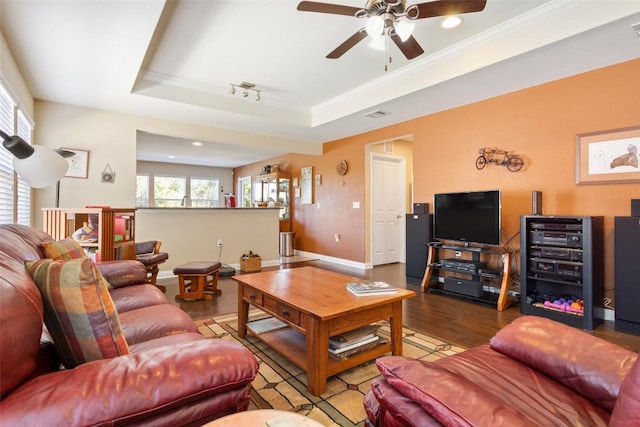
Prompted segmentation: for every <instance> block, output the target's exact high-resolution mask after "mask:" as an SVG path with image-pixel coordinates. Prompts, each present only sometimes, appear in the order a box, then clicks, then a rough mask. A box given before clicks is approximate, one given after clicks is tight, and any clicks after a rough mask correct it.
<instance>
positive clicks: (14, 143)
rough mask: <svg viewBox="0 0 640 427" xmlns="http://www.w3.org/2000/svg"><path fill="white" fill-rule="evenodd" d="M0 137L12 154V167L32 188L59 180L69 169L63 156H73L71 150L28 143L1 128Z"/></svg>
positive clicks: (48, 184) (42, 186)
mask: <svg viewBox="0 0 640 427" xmlns="http://www.w3.org/2000/svg"><path fill="white" fill-rule="evenodd" d="M0 138H2V140H3V142H2V146H3V147H4V148H6V149H7V151H9V152H10V153H11V154H13V169H14V170H15V171H16V173H17V174H18V175H20V177H21V178H22V179H24V180H25V181H26V182H27V184H29V185H30V186H31V187H33V188H44V187H49V186H50V185H53V184H55V183H56V182H59V181H60V179H61V178H62V177H63V176H64V175H65V174H66V173H67V169H69V163H68V162H67V161H66V160H65V157H70V156H73V152H71V151H67V150H53V149H51V148H48V147H43V146H41V145H30V144H29V143H27V142H26V141H25V140H24V139H22V138H20V137H19V136H17V135H14V136H9V135H7V134H6V133H4V132H3V131H1V130H0Z"/></svg>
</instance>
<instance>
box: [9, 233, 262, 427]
mask: <svg viewBox="0 0 640 427" xmlns="http://www.w3.org/2000/svg"><path fill="white" fill-rule="evenodd" d="M51 240H52V239H51V237H50V236H49V235H47V234H46V233H44V232H41V231H38V230H36V229H34V228H30V227H25V226H20V225H15V224H11V225H1V226H0V398H1V400H0V424H1V425H6V426H20V425H24V426H38V425H42V426H44V425H47V426H63V425H64V426H107V425H108V426H113V425H136V426H141V425H154V426H178V425H180V426H186V425H202V424H204V423H206V422H208V421H210V420H212V419H215V418H218V417H221V416H224V415H227V414H230V413H234V412H238V411H243V410H246V409H247V407H248V405H249V401H250V391H251V382H252V380H253V379H254V378H255V376H256V374H257V372H258V363H257V361H256V359H255V357H254V356H253V355H252V354H251V352H249V351H248V350H247V349H245V348H244V347H242V346H241V345H239V344H236V343H232V342H229V341H225V340H218V339H206V338H204V337H203V336H202V335H201V334H199V333H198V331H197V328H196V327H195V325H194V323H193V321H191V319H190V318H189V316H187V315H186V314H185V313H184V312H182V311H181V310H180V309H179V308H177V307H175V306H173V305H171V304H169V302H168V301H167V299H166V297H165V296H164V295H163V294H162V292H161V291H160V290H158V289H157V288H156V287H155V286H153V285H150V284H147V283H145V282H146V276H147V275H146V271H145V268H144V266H143V265H142V264H141V263H140V262H138V261H133V260H132V261H113V262H106V263H98V268H99V269H100V271H101V273H102V275H103V276H104V277H105V278H106V279H107V281H108V282H109V283H110V284H111V285H112V286H113V288H114V289H113V290H112V291H111V292H110V294H111V297H112V299H113V302H114V304H115V306H116V309H117V311H118V315H119V319H120V323H121V325H122V331H123V332H124V335H125V338H126V341H127V343H128V347H129V354H126V355H121V356H117V357H112V358H108V359H99V360H93V361H90V362H87V363H83V364H80V365H79V366H77V367H75V368H72V369H64V368H62V367H61V363H60V359H59V358H58V355H57V352H56V348H55V344H54V343H53V342H52V339H51V338H50V336H49V334H48V333H47V329H46V328H45V327H43V302H42V297H41V294H40V291H39V290H38V288H37V287H36V285H35V283H34V281H33V280H32V278H31V276H30V275H29V273H28V272H27V270H26V268H25V261H26V260H37V259H40V258H42V257H43V256H44V254H43V252H42V250H41V247H40V245H41V244H42V243H43V242H46V241H51Z"/></svg>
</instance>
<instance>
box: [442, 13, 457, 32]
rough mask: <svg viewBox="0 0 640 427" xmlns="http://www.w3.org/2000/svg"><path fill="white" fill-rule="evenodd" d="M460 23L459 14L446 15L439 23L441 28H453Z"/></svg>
mask: <svg viewBox="0 0 640 427" xmlns="http://www.w3.org/2000/svg"><path fill="white" fill-rule="evenodd" d="M461 23H462V18H460V17H459V16H454V15H453V16H447V17H446V18H444V20H443V21H442V24H440V26H441V27H442V28H447V29H448V28H455V27H457V26H458V25H460V24H461Z"/></svg>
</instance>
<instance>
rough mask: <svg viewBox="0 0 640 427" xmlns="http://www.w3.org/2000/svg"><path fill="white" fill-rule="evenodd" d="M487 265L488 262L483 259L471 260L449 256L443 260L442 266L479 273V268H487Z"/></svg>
mask: <svg viewBox="0 0 640 427" xmlns="http://www.w3.org/2000/svg"><path fill="white" fill-rule="evenodd" d="M486 266H487V263H486V262H482V261H470V260H465V259H458V258H448V259H443V260H442V268H446V269H449V270H456V271H459V272H461V273H468V274H473V275H476V274H478V270H479V269H481V268H485V267H486Z"/></svg>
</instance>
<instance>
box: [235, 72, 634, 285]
mask: <svg viewBox="0 0 640 427" xmlns="http://www.w3.org/2000/svg"><path fill="white" fill-rule="evenodd" d="M639 75H640V59H639V60H634V61H629V62H626V63H623V64H618V65H615V66H611V67H607V68H604V69H601V70H596V71H592V72H589V73H585V74H580V75H577V76H573V77H569V78H566V79H562V80H558V81H555V82H551V83H547V84H544V85H540V86H536V87H533V88H529V89H525V90H521V91H517V92H514V93H511V94H507V95H504V96H499V97H496V98H492V99H489V100H486V101H481V102H477V103H474V104H470V105H467V106H463V107H459V108H454V109H451V110H447V111H443V112H440V113H436V114H431V115H428V116H424V117H420V118H417V119H413V120H410V121H407V122H404V123H400V124H397V125H393V126H389V127H386V128H382V129H379V130H376V131H372V132H368V133H364V134H360V135H356V136H353V137H349V138H345V139H341V140H337V141H332V142H329V143H326V144H324V154H323V155H322V156H301V155H287V156H283V157H280V158H277V159H273V160H270V161H266V162H261V164H260V165H253V166H246V167H243V168H239V169H238V170H236V171H235V172H234V173H235V176H246V175H255V174H257V173H258V172H259V170H260V169H261V165H262V164H269V163H280V164H281V166H283V169H284V170H287V171H290V172H292V174H293V176H298V177H299V174H300V168H301V167H305V166H313V167H314V174H318V173H320V174H322V176H323V180H322V185H321V186H319V187H317V189H316V190H317V191H316V194H315V197H314V202H315V201H318V202H320V208H319V209H318V208H317V206H316V204H313V205H300V204H299V203H297V204H296V205H295V208H294V216H293V221H294V222H293V224H294V225H293V230H294V231H296V237H297V240H296V248H297V249H301V250H304V251H309V252H314V253H320V254H325V255H329V256H334V257H338V258H344V259H349V260H354V261H358V262H365V261H368V260H367V259H365V258H366V250H365V245H366V243H365V238H366V236H367V232H366V227H367V225H366V224H365V212H364V203H363V202H364V200H365V182H366V180H365V176H364V175H365V174H364V171H365V155H364V146H365V145H366V144H370V143H373V142H380V141H385V140H390V139H394V138H399V137H404V136H407V135H410V136H412V138H411V137H410V138H408V139H410V140H412V141H413V162H414V164H413V173H414V182H413V187H414V188H413V191H414V196H415V197H414V198H415V200H416V201H426V202H430V201H432V200H433V194H434V193H440V192H450V191H468V190H486V189H499V190H501V191H502V203H503V212H502V214H503V228H504V231H505V233H506V235H507V236H508V237H513V236H515V235H516V234H517V233H518V232H519V217H520V215H524V214H529V213H530V212H531V191H533V190H539V191H542V192H543V208H544V214H546V215H602V216H604V217H605V280H606V281H605V286H606V289H607V291H606V296H608V297H612V296H613V294H612V292H611V290H612V288H613V217H614V216H628V215H629V214H630V202H629V200H630V199H631V198H640V184H604V185H603V184H601V185H576V184H575V153H576V150H575V136H576V134H580V133H586V132H594V131H600V130H606V129H615V128H621V127H627V126H632V125H640V96H639V94H640V79H638V77H637V76H639ZM481 147H498V148H501V149H505V150H509V151H510V152H513V153H517V154H520V155H521V156H522V157H523V158H524V159H525V167H524V168H523V169H522V170H521V171H520V172H516V173H514V172H509V171H508V170H507V169H506V168H504V167H501V166H496V165H489V166H487V167H486V168H485V169H484V170H477V169H476V168H475V159H476V157H477V156H478V149H479V148H481ZM340 159H347V160H348V162H349V164H350V170H349V173H348V174H347V175H346V176H345V177H344V179H343V178H342V177H340V176H338V175H337V174H336V173H335V165H336V163H337V162H338V160H340ZM343 181H344V185H342V184H341V183H342V182H343ZM354 201H360V202H361V209H353V208H352V202H354ZM336 232H339V233H341V234H342V237H343V239H342V240H341V241H340V242H338V243H336V242H335V241H334V239H333V235H334V233H336ZM512 245H513V246H516V247H517V246H519V243H518V237H516V238H514V240H513V241H512Z"/></svg>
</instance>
